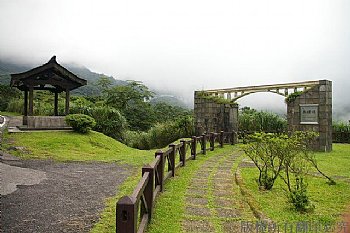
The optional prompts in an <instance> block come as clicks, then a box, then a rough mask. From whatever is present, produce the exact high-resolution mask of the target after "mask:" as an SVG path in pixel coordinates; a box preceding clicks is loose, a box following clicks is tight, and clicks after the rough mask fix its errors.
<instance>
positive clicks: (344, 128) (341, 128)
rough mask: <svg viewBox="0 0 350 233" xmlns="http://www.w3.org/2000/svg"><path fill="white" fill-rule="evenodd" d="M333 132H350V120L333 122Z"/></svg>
mask: <svg viewBox="0 0 350 233" xmlns="http://www.w3.org/2000/svg"><path fill="white" fill-rule="evenodd" d="M332 125H333V132H350V122H349V123H346V122H342V121H336V122H333V124H332Z"/></svg>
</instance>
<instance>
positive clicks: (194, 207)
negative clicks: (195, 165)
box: [182, 153, 254, 233]
mask: <svg viewBox="0 0 350 233" xmlns="http://www.w3.org/2000/svg"><path fill="white" fill-rule="evenodd" d="M237 158H238V156H237V153H236V154H226V155H220V156H215V157H212V158H209V159H208V160H207V161H206V162H205V163H204V164H203V165H202V167H201V168H200V169H199V170H198V171H197V172H196V173H195V174H194V176H193V177H192V181H191V183H190V185H189V186H188V187H187V193H186V197H185V198H186V206H185V216H184V220H183V222H182V229H183V230H184V232H230V233H231V232H240V224H241V222H240V220H241V219H244V218H245V219H249V220H253V219H254V215H253V213H252V212H251V210H250V208H249V206H248V205H247V203H245V201H244V200H243V198H242V196H241V193H240V191H239V186H238V185H237V184H236V183H235V179H234V172H233V171H232V167H233V165H234V163H235V162H236V159H237Z"/></svg>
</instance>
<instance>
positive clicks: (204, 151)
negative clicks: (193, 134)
mask: <svg viewBox="0 0 350 233" xmlns="http://www.w3.org/2000/svg"><path fill="white" fill-rule="evenodd" d="M202 151H203V155H206V154H207V136H206V135H205V134H202Z"/></svg>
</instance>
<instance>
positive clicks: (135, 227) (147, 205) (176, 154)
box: [116, 131, 238, 233]
mask: <svg viewBox="0 0 350 233" xmlns="http://www.w3.org/2000/svg"><path fill="white" fill-rule="evenodd" d="M237 138H238V137H237V133H236V132H223V131H221V132H220V133H210V134H203V135H202V136H200V137H196V136H193V137H192V138H191V139H189V140H181V141H180V143H179V144H170V145H169V149H168V150H166V151H161V150H160V151H157V152H156V153H155V159H154V160H153V162H152V163H151V164H149V165H146V166H143V167H142V178H141V180H140V181H139V183H138V185H137V186H136V188H135V189H134V192H133V193H132V195H131V196H123V197H122V198H120V199H119V200H118V202H117V209H116V232H117V233H136V232H138V233H141V232H144V231H145V229H146V227H147V225H148V223H149V222H150V221H151V218H152V212H153V208H154V203H155V199H156V198H157V196H158V194H159V193H160V192H162V191H163V190H164V183H165V182H166V181H167V180H168V179H169V178H171V177H174V176H175V171H176V170H177V169H178V168H180V167H183V166H185V165H186V162H187V161H188V160H195V159H196V156H197V155H198V154H203V155H205V154H206V152H207V150H211V151H213V150H214V149H215V147H223V146H224V144H228V143H230V144H232V145H233V144H235V143H236V141H237ZM208 145H209V147H208ZM188 149H190V150H189V152H190V153H189V154H188V155H187V153H188ZM198 149H199V150H198ZM165 165H167V166H165ZM165 170H167V171H165Z"/></svg>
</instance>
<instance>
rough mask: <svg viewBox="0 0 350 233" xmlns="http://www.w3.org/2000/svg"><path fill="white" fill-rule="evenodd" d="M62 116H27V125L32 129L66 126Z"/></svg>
mask: <svg viewBox="0 0 350 233" xmlns="http://www.w3.org/2000/svg"><path fill="white" fill-rule="evenodd" d="M64 118H65V117H64V116H27V127H28V128H33V129H38V128H39V129H50V128H66V127H68V125H67V124H66V122H65V121H64Z"/></svg>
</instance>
